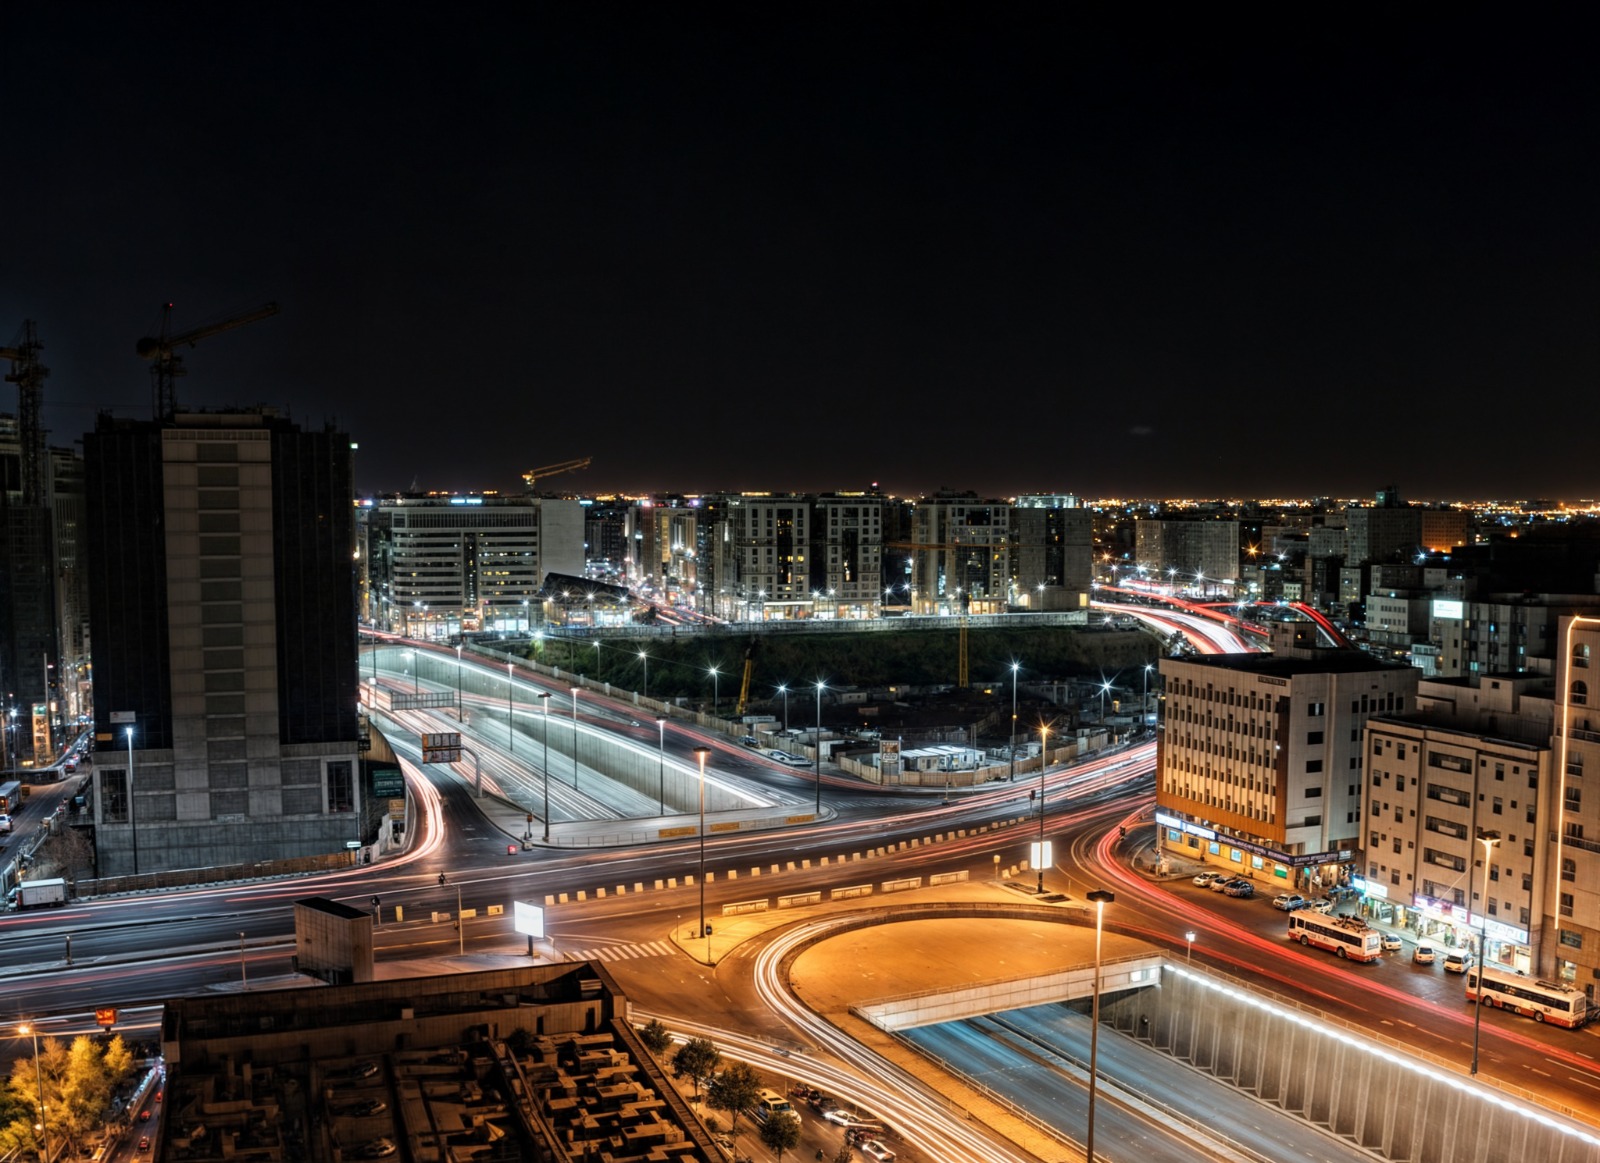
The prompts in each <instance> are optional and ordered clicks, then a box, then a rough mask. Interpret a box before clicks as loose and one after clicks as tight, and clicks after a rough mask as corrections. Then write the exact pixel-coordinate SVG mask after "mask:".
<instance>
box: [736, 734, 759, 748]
mask: <svg viewBox="0 0 1600 1163" xmlns="http://www.w3.org/2000/svg"><path fill="white" fill-rule="evenodd" d="M739 742H741V743H743V744H744V745H745V746H746V747H760V746H761V741H760V740H759V739H757V738H756V737H755V736H754V735H746V736H745V737H744V738H743V739H741V740H739Z"/></svg>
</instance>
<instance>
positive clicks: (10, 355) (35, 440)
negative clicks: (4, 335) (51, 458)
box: [0, 319, 50, 506]
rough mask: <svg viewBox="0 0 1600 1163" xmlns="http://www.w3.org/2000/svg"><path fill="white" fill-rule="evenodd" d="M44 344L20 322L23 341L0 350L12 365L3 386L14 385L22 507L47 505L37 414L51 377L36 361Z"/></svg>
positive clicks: (34, 329)
mask: <svg viewBox="0 0 1600 1163" xmlns="http://www.w3.org/2000/svg"><path fill="white" fill-rule="evenodd" d="M43 350H44V344H42V343H40V342H39V329H38V325H37V324H35V323H34V321H33V320H32V319H27V320H24V321H23V324H22V339H21V341H20V342H18V344H17V345H16V346H15V347H0V359H7V360H10V361H11V371H10V372H9V373H7V375H6V383H8V384H16V385H17V440H18V443H20V444H21V446H22V447H21V452H22V480H21V482H20V483H21V485H22V503H23V504H24V505H28V506H40V505H44V504H46V496H45V492H46V490H45V482H44V428H43V425H42V423H41V421H40V412H41V410H42V408H43V405H44V380H45V377H46V376H48V375H49V374H50V369H49V368H47V367H45V366H44V364H43V362H41V361H40V359H39V353H40V352H41V351H43Z"/></svg>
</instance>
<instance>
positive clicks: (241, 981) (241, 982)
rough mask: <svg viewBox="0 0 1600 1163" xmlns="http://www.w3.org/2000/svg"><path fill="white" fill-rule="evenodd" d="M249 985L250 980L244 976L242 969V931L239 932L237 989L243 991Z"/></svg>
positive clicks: (243, 969) (243, 968)
mask: <svg viewBox="0 0 1600 1163" xmlns="http://www.w3.org/2000/svg"><path fill="white" fill-rule="evenodd" d="M249 984H250V979H249V978H248V977H247V976H245V967H244V930H243V929H240V930H239V988H241V989H243V988H244V987H245V986H247V985H249Z"/></svg>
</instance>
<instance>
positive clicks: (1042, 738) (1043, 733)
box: [1037, 723, 1050, 896]
mask: <svg viewBox="0 0 1600 1163" xmlns="http://www.w3.org/2000/svg"><path fill="white" fill-rule="evenodd" d="M1049 766H1050V726H1049V724H1047V723H1040V724H1039V861H1038V864H1039V885H1038V889H1037V891H1038V893H1039V894H1040V895H1041V896H1042V895H1043V894H1044V769H1045V768H1046V767H1049Z"/></svg>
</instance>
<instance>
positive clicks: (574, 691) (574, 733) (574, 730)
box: [572, 687, 579, 791]
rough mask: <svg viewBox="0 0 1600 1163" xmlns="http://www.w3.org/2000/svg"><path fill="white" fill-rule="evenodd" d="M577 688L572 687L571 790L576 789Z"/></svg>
mask: <svg viewBox="0 0 1600 1163" xmlns="http://www.w3.org/2000/svg"><path fill="white" fill-rule="evenodd" d="M578 689H579V688H577V687H573V688H572V790H573V791H577V790H578Z"/></svg>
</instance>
